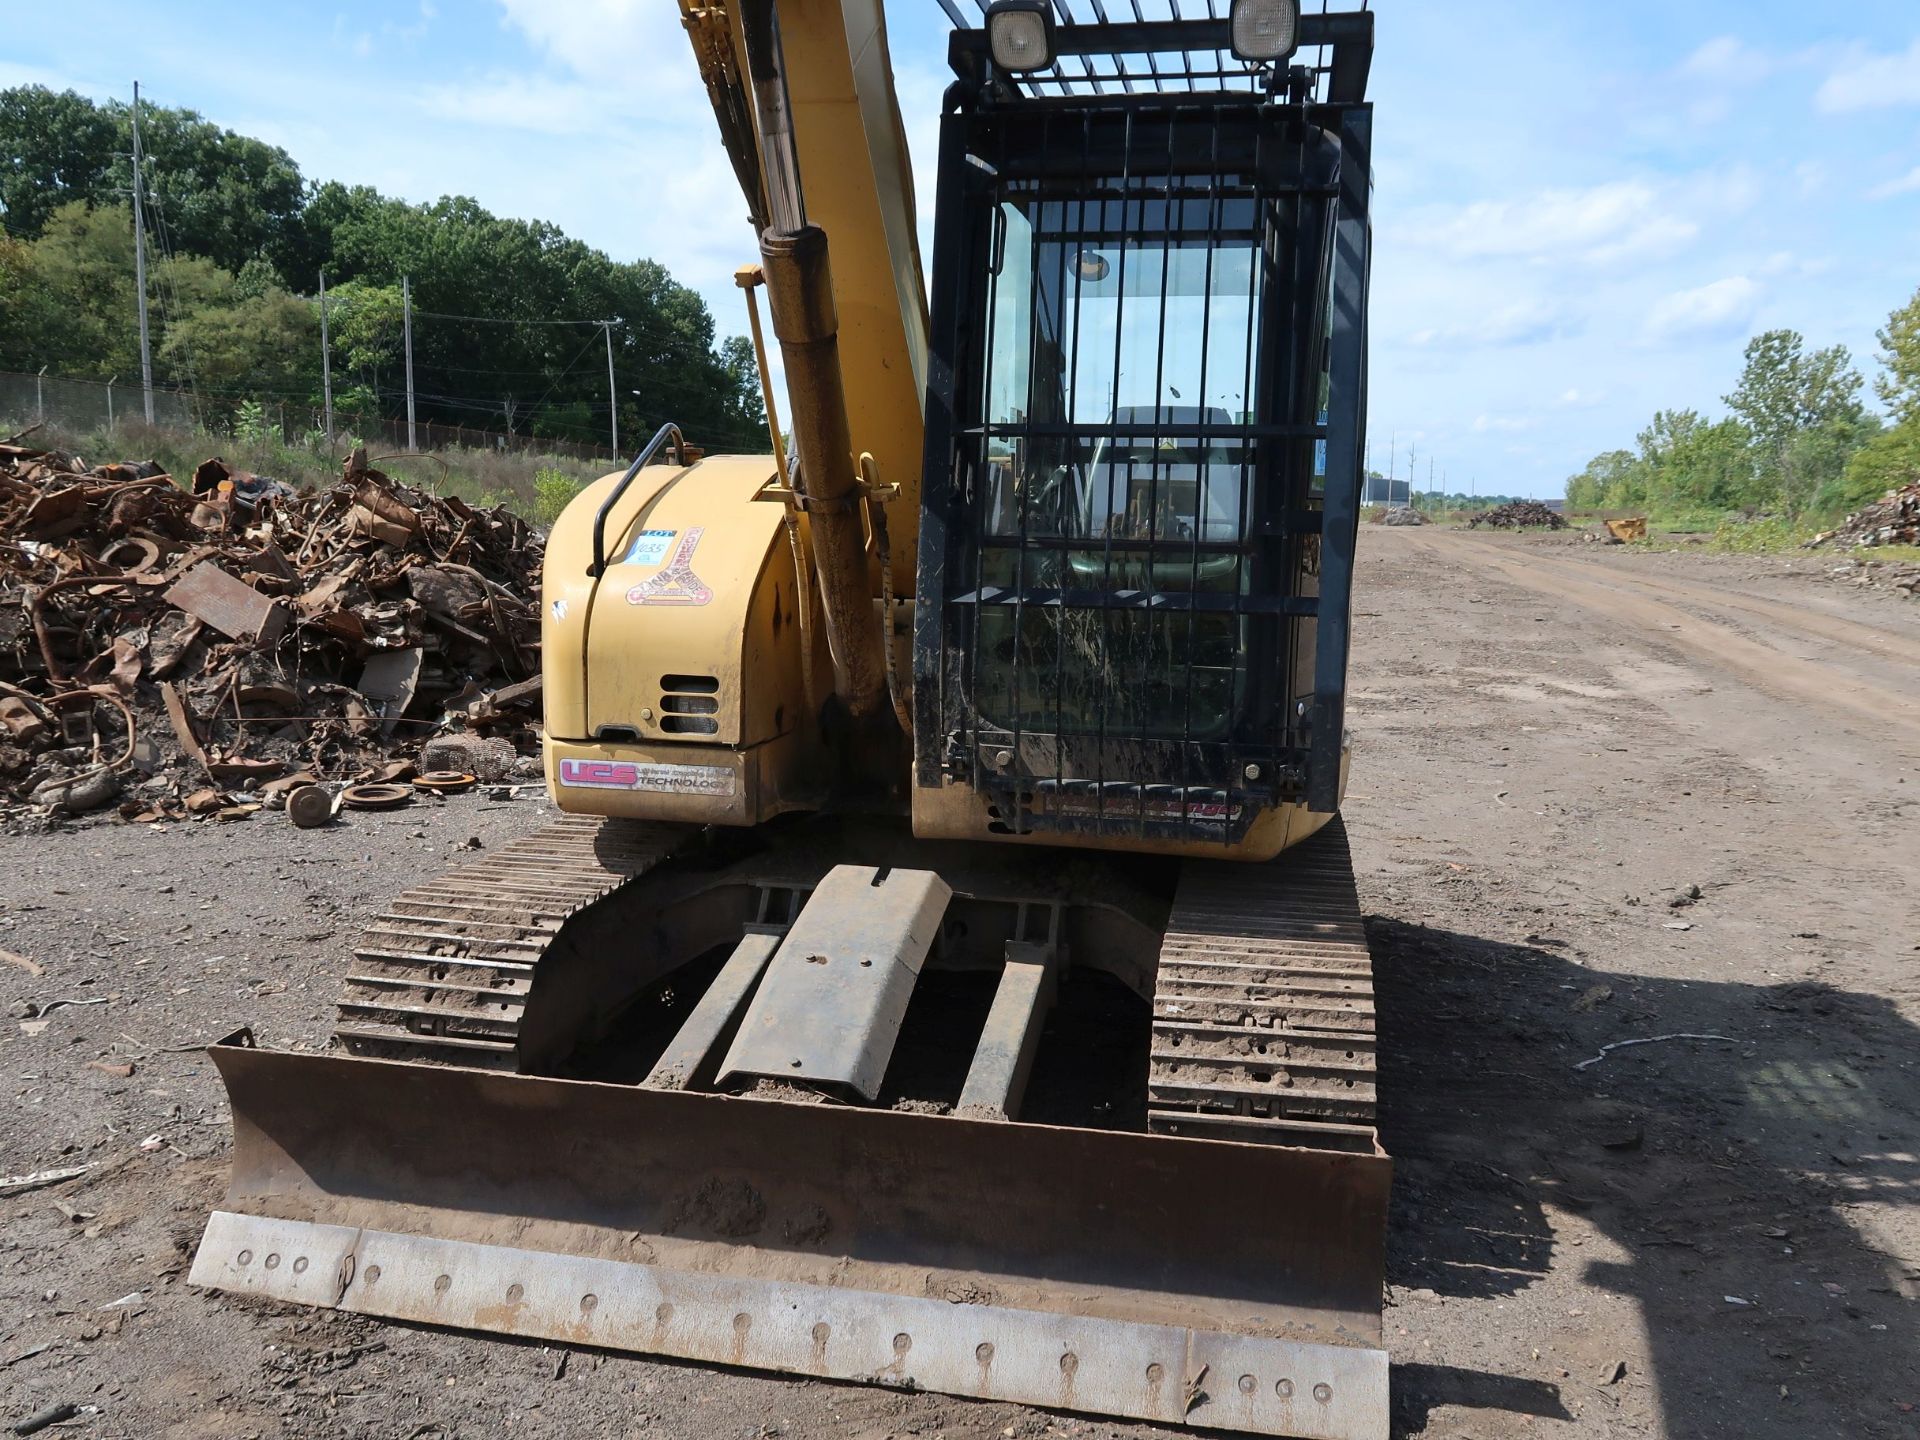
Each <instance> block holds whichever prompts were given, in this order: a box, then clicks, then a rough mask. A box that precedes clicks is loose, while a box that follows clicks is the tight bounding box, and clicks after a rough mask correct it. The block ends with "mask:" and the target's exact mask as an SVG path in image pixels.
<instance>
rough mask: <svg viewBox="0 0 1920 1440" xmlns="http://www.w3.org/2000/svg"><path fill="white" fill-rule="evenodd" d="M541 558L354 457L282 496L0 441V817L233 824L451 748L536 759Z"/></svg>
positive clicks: (212, 470) (503, 519) (456, 504)
mask: <svg viewBox="0 0 1920 1440" xmlns="http://www.w3.org/2000/svg"><path fill="white" fill-rule="evenodd" d="M541 551H542V542H541V540H540V537H539V536H538V535H537V534H535V533H534V532H533V531H531V530H530V529H529V528H528V527H527V525H526V524H525V523H523V522H522V521H521V520H519V519H518V518H517V517H515V516H513V515H511V514H509V513H508V512H507V511H506V510H504V509H498V508H496V509H487V510H482V509H475V508H473V507H472V506H469V505H467V504H465V503H464V502H462V501H460V500H459V499H456V498H454V497H452V496H436V495H431V494H428V493H426V492H424V491H421V490H417V489H414V488H412V487H409V486H407V485H403V484H400V483H398V482H396V481H394V480H393V479H391V478H389V477H388V476H386V475H384V474H382V473H381V472H380V471H379V470H376V469H373V468H372V467H371V466H370V465H369V464H368V462H367V456H366V452H365V451H364V450H356V451H355V452H354V454H353V455H352V456H350V457H349V458H348V460H347V461H346V463H345V466H344V467H343V475H342V478H341V480H340V482H339V483H338V484H336V485H334V486H333V487H332V488H331V489H328V490H324V491H314V492H309V493H296V492H295V491H293V490H291V489H289V488H288V487H287V486H285V485H282V484H280V483H278V482H277V481H273V480H268V479H265V478H263V477H258V476H254V475H250V474H247V473H246V472H244V471H238V470H235V469H234V468H232V467H231V466H229V465H227V464H226V463H225V462H224V461H221V460H218V459H214V460H209V461H207V462H206V463H205V464H203V465H201V466H200V467H199V468H198V469H197V470H195V472H194V474H193V476H192V477H191V478H190V480H188V481H187V482H186V483H184V484H183V483H179V482H178V481H176V479H175V478H174V477H172V476H169V475H166V474H164V473H162V472H161V470H160V468H159V467H158V466H156V465H154V464H152V463H151V462H147V463H145V464H137V465H136V464H108V465H96V466H92V467H89V466H87V465H86V463H85V462H84V461H82V460H80V459H79V458H78V457H77V456H73V455H67V454H62V453H60V452H58V451H51V450H35V449H29V448H25V447H22V446H20V445H14V444H8V445H0V805H5V804H8V803H22V802H25V803H31V804H33V805H35V806H39V807H45V808H46V809H49V810H62V811H68V812H78V811H83V810H93V809H99V808H101V807H102V806H105V805H107V804H110V803H114V802H116V801H118V802H120V813H121V814H122V816H123V817H124V818H126V819H129V820H160V819H178V818H182V817H184V816H186V815H189V814H194V815H203V814H205V815H221V816H227V817H238V816H243V815H247V814H250V813H252V811H253V810H255V809H258V808H259V807H260V805H261V804H262V803H267V804H273V803H277V802H276V801H275V799H274V797H275V796H278V795H284V794H285V793H286V792H288V791H289V790H292V789H293V788H295V787H296V786H299V785H302V784H304V783H307V782H309V781H312V780H334V779H363V780H381V781H393V780H396V779H408V778H411V777H410V775H409V773H408V772H409V770H410V768H411V764H412V760H413V759H414V757H415V756H416V755H417V754H418V752H419V750H420V748H421V746H422V744H423V742H425V741H427V740H428V739H429V737H432V736H434V735H436V734H437V733H441V734H444V733H445V732H447V731H449V730H453V731H457V732H459V734H460V736H461V743H463V744H466V745H468V746H470V747H472V748H473V750H474V753H484V754H486V755H488V756H489V757H490V758H492V759H493V760H495V761H496V762H497V763H498V764H499V767H500V768H506V767H511V766H512V765H513V764H514V762H515V761H516V759H517V758H518V757H519V756H524V755H526V754H528V753H530V752H533V751H535V750H537V744H536V742H535V736H534V733H533V726H534V725H535V723H536V722H537V719H538V713H539V689H540V680H539V674H540V660H539V632H540V625H539V613H540V612H539V599H538V586H539V575H540V561H541ZM501 757H504V761H503V762H502V761H501ZM472 768H473V769H475V770H478V769H480V768H481V767H480V766H478V765H475V766H473V767H472ZM480 778H482V779H493V778H499V775H498V774H490V775H482V776H481V777H480Z"/></svg>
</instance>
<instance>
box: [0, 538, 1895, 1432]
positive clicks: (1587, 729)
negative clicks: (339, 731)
mask: <svg viewBox="0 0 1920 1440" xmlns="http://www.w3.org/2000/svg"><path fill="white" fill-rule="evenodd" d="M1829 568H1830V567H1829V565H1828V564H1826V563H1824V562H1821V561H1818V560H1807V559H1798V560H1791V561H1778V560H1753V559H1736V558H1729V557H1720V556H1711V555H1705V554H1699V553H1688V552H1681V553H1671V554H1645V553H1629V552H1626V551H1623V550H1621V549H1617V548H1611V549H1609V548H1602V547H1595V546H1590V545H1582V544H1580V543H1579V542H1578V541H1577V540H1575V539H1573V538H1571V537H1568V536H1547V537H1531V536H1522V537H1512V536H1500V537H1483V536H1476V535H1467V534H1460V533H1454V532H1450V531H1435V530H1414V531H1398V530H1378V529H1370V530H1368V532H1367V533H1366V536H1365V540H1364V543H1363V546H1362V551H1361V570H1360V576H1359V589H1358V591H1357V594H1358V602H1357V605H1356V609H1357V611H1358V618H1357V620H1356V640H1355V654H1354V674H1353V683H1354V694H1353V721H1354V726H1355V730H1356V734H1357V747H1358V748H1357V752H1356V755H1355V761H1354V770H1353V774H1354V780H1353V787H1352V794H1351V795H1350V797H1349V804H1348V807H1347V814H1348V828H1349V831H1350V833H1351V835H1352V838H1353V842H1354V846H1355V852H1356V858H1357V863H1358V866H1359V875H1360V887H1361V896H1362V901H1363V903H1364V905H1365V907H1366V909H1367V911H1368V914H1369V917H1370V919H1369V926H1370V931H1371V935H1372V939H1373V943H1374V953H1375V962H1376V966H1377V971H1378V976H1379V985H1380V1012H1381V1027H1382V1039H1383V1044H1382V1054H1383V1057H1384V1058H1383V1062H1382V1069H1383V1075H1382V1081H1383V1086H1382V1088H1383V1091H1384V1095H1385V1101H1384V1114H1383V1116H1382V1133H1383V1137H1384V1140H1385V1143H1386V1145H1387V1147H1388V1149H1389V1150H1391V1151H1392V1152H1393V1154H1394V1155H1395V1157H1396V1162H1397V1171H1396V1191H1395V1194H1396V1199H1395V1206H1394V1220H1393V1231H1392V1237H1391V1242H1390V1245H1391V1254H1390V1273H1389V1281H1390V1290H1389V1296H1388V1301H1389V1303H1388V1308H1387V1310H1386V1329H1387V1338H1388V1341H1389V1344H1390V1347H1391V1349H1392V1351H1393V1359H1394V1362H1395V1365H1396V1370H1395V1377H1394V1394H1395V1402H1394V1405H1395V1433H1396V1434H1397V1435H1406V1436H1460V1437H1468V1436H1471V1437H1479V1440H1504V1437H1517V1436H1579V1437H1614V1436H1630V1435H1631V1436H1663V1437H1672V1440H1681V1437H1695V1436H1729V1437H1734V1436H1737V1437H1743V1440H1752V1437H1780V1440H1788V1437H1792V1440H1801V1437H1812V1436H1836V1437H1880V1436H1899V1437H1913V1436H1920V1305H1916V1300H1920V1069H1917V1068H1916V1067H1917V1066H1920V1030H1916V1025H1920V884H1917V883H1916V877H1920V824H1917V823H1916V822H1920V604H1916V602H1914V601H1912V600H1908V599H1905V598H1902V597H1898V596H1895V595H1892V594H1887V593H1882V592H1877V591H1875V590H1873V589H1871V588H1867V589H1863V588H1860V587H1856V586H1851V585H1845V584H1842V583H1838V582H1837V581H1835V580H1834V579H1833V578H1832V577H1830V576H1829V575H1828V573H1827V571H1828V569H1829ZM543 818H545V806H544V804H543V803H541V802H540V801H538V800H536V799H535V798H533V796H532V795H531V794H529V795H527V796H526V797H525V798H523V799H520V800H517V801H513V802H490V801H487V800H485V799H482V798H480V797H476V796H469V797H461V798H458V799H454V800H451V801H446V802H440V803H436V804H432V805H430V806H429V805H422V806H419V807H416V808H414V809H412V810H409V811H405V812H400V813H397V814H394V815H388V816H377V817H376V816H361V817H355V818H353V819H351V820H350V821H349V822H347V823H345V824H342V825H340V826H337V827H335V828H334V829H332V830H328V831H315V832H302V831H295V830H293V829H292V828H290V827H288V826H287V825H285V824H284V822H283V821H282V820H281V819H280V818H279V817H275V816H268V815H262V816H258V817H256V818H255V819H253V820H251V821H246V822H240V823H234V824H228V825H215V824H198V825H187V826H176V827H171V828H168V829H165V830H163V831H154V830H149V829H146V828H130V827H126V826H122V825H118V824H115V823H112V822H101V823H91V824H82V825H75V826H72V827H69V828H67V829H64V830H61V831H57V832H53V833H45V832H38V831H36V832H32V833H12V834H5V835H0V948H4V949H5V950H7V951H9V952H13V953H14V954H16V955H18V956H21V957H25V958H26V959H27V960H28V961H30V962H32V964H33V965H35V966H37V967H39V968H40V969H41V971H42V972H43V973H38V974H35V973H31V972H30V970H29V969H28V968H24V967H22V966H21V965H19V964H17V963H13V962H12V961H6V962H5V963H0V1005H5V1006H7V1007H10V1013H9V1015H8V1016H7V1017H6V1018H4V1019H0V1077H4V1083H5V1088H6V1091H7V1094H8V1103H7V1104H6V1106H5V1108H4V1111H0V1174H3V1175H18V1174H21V1173H24V1172H30V1171H38V1170H43V1169H47V1168H51V1167H58V1166H68V1165H80V1164H86V1165H90V1166H91V1167H92V1168H91V1169H90V1170H89V1171H88V1172H87V1173H86V1174H85V1175H84V1176H82V1177H80V1178H78V1179H75V1180H72V1181H69V1182H67V1183H65V1184H62V1185H59V1186H56V1187H52V1188H43V1189H39V1190H35V1191H32V1192H30V1193H22V1194H15V1195H11V1196H7V1197H5V1198H0V1216H4V1226H3V1227H0V1421H4V1422H7V1423H11V1422H12V1421H14V1420H17V1419H19V1418H20V1417H22V1416H24V1415H26V1414H27V1413H29V1412H31V1411H34V1410H37V1409H39V1408H41V1407H42V1406H44V1405H47V1404H50V1403H55V1402H71V1403H73V1404H76V1405H79V1406H83V1407H88V1409H87V1410H85V1411H83V1413H82V1415H81V1416H80V1417H79V1418H78V1419H77V1420H76V1421H74V1422H72V1423H71V1424H68V1425H63V1426H60V1427H57V1428H56V1429H55V1430H53V1431H52V1432H49V1433H53V1434H71V1435H85V1436H89V1437H91V1436H101V1437H121V1436H125V1437H160V1436H168V1437H172V1436H231V1437H241V1436H281V1435H299V1436H342V1437H346V1436H352V1437H390V1440H449V1437H455V1436H463V1437H477V1436H500V1435H528V1436H556V1437H558V1436H568V1437H574V1436H585V1435H593V1436H610V1437H626V1436H644V1437H649V1440H651V1437H656V1436H659V1437H688V1440H718V1437H741V1440H746V1437H764V1436H774V1435H784V1436H796V1437H822V1440H825V1437H836V1440H837V1437H853V1440H881V1437H886V1436H907V1435H918V1436H928V1437H933V1436H946V1437H951V1440H975V1437H978V1440H987V1437H993V1436H1016V1437H1026V1436H1040V1435H1046V1434H1064V1435H1079V1436H1089V1437H1091V1436H1108V1435H1112V1436H1126V1437H1130V1440H1133V1437H1145V1436H1148V1435H1151V1434H1155V1433H1158V1432H1153V1431H1149V1430H1146V1429H1142V1428H1139V1427H1130V1426H1116V1425H1113V1424H1109V1423H1103V1422H1098V1421H1089V1420H1084V1419H1077V1418H1073V1417H1067V1416H1058V1415H1046V1414H1040V1413H1035V1412H1031V1411H1023V1410H1019V1409H1015V1408H1012V1407H1007V1406H997V1405H973V1404H969V1403H966V1402H963V1401H957V1400H948V1399H943V1398H941V1397H936V1396H925V1395H898V1394H892V1393H889V1392H884V1391H878V1390H870V1389H859V1388H852V1387H842V1386H831V1385H820V1384H814V1383H808V1382H797V1381H781V1380H773V1379H767V1378H763V1377H756V1376H751V1375H746V1374H738V1373H725V1372H710V1371H705V1370H700V1369H696V1368H692V1367H686V1366H678V1365H671V1364H661V1363H657V1362H652V1361H647V1360H642V1359H638V1358H633V1357H628V1356H617V1355H603V1354H596V1353H592V1352H585V1351H579V1352H571V1353H567V1352H563V1351H561V1350H559V1349H556V1348H551V1347H546V1346H541V1345H537V1344H516V1343H512V1342H506V1341H500V1340H495V1339H479V1338H476V1337H472V1336H465V1335H455V1334H447V1333H442V1332H437V1331H433V1330H428V1329H423V1328H414V1327H407V1326H399V1325H383V1324H375V1323H371V1322H366V1321H361V1320H357V1319H353V1318H350V1317H343V1316H338V1315H333V1314H312V1313H307V1312H296V1311H292V1310H282V1309H278V1308H274V1307H267V1306H259V1305H252V1304H246V1303H240V1302H235V1301H232V1300H229V1299H226V1298H224V1297H221V1296H215V1295H209V1294H205V1293H201V1292H197V1291H194V1290H192V1289H190V1288H189V1287H188V1286H187V1285H186V1284H185V1281H184V1274H185V1271H186V1267H187V1263H188V1260H189V1257H190V1254H191V1250H192V1247H193V1245H194V1243H195V1240H196V1239H197V1237H198V1233H199V1228H200V1225H201V1223H202V1220H203V1217H204V1215H205V1213H206V1211H207V1210H208V1209H209V1208H210V1207H211V1206H212V1205H213V1204H215V1203H216V1201H217V1200H218V1197H219V1194H220V1189H221V1185H222V1182H223V1178H224V1170H225V1160H226V1153H227V1116H226V1114H225V1111H224V1108H223V1105H222V1101H221V1094H220V1091H219V1088H218V1086H217V1084H216V1082H215V1080H214V1077H213V1074H212V1071H211V1067H210V1066H209V1065H208V1064H207V1063H206V1061H205V1060H204V1059H203V1058H202V1056H201V1055H200V1054H199V1053H198V1052H197V1050H196V1047H197V1046H198V1045H199V1044H201V1043H204V1042H205V1041H207V1040H210V1039H213V1038H216V1037H218V1036H219V1035H221V1034H223V1033H225V1032H226V1031H228V1030H230V1029H232V1028H234V1027H236V1026H238V1025H241V1024H247V1025H251V1026H253V1027H254V1029H255V1030H256V1031H257V1032H258V1034H259V1036H260V1039H261V1041H262V1043H264V1044H268V1045H274V1046H281V1047H289V1046H293V1047H309V1048H319V1047H321V1046H322V1045H324V1043H325V1036H326V1032H327V1028H328V1023H329V1018H330V1007H331V1004H332V1001H333V998H334V987H335V976H336V975H337V973H338V971H339V967H340V964H341V962H342V960H343V958H344V956H345V953H346V950H347V947H348V946H349V944H350V943H351V941H352V939H353V936H354V934H355V932H356V930H357V928H358V926H359V925H360V923H361V922H362V921H363V920H364V919H365V918H366V917H367V916H368V915H369V914H370V913H371V912H372V910H373V909H374V908H375V906H376V905H377V903H378V902H379V901H380V900H381V899H382V898H383V897H385V896H387V895H389V894H391V893H393V892H395V891H397V890H399V889H400V888H403V886H404V885H405V884H406V883H407V882H409V881H412V880H414V879H417V878H419V877H420V876H422V875H423V874H425V873H427V872H431V871H437V870H439V869H444V868H450V867H451V866H452V865H453V864H456V863H458V862H459V861H460V860H461V859H463V858H465V857H466V855H467V851H466V850H465V849H463V848H461V847H462V846H463V845H464V843H465V842H467V841H469V839H470V838H477V839H478V840H479V841H480V842H481V843H482V844H483V845H488V846H491V845H497V844H499V843H501V842H503V841H504V840H506V839H508V838H510V837H512V836H513V835H515V834H518V833H520V832H522V831H523V830H525V829H527V828H529V827H531V826H533V825H535V824H537V823H539V822H540V821H541V820H542V819H543ZM0 959H4V957H0ZM56 1001H65V1002H68V1003H67V1004H65V1005H63V1006H58V1007H56V1006H55V1005H54V1002H56ZM42 1022H44V1023H42ZM1676 1033H1680V1034H1687V1035H1694V1036H1710V1037H1719V1038H1709V1039H1670V1038H1663V1037H1669V1036H1672V1035H1674V1034H1676ZM1637 1041H1654V1042H1656V1043H1648V1044H1632V1043H1628V1042H1637ZM1609 1046H1611V1047H1615V1048H1611V1049H1607V1048H1604V1047H1609ZM1597 1057H1604V1058H1597ZM95 1062H98V1063H97V1064H96V1063H95ZM129 1064H130V1065H131V1066H132V1067H133V1069H132V1073H131V1074H127V1073H124V1071H123V1070H121V1069H119V1068H117V1067H124V1066H126V1065H129Z"/></svg>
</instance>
